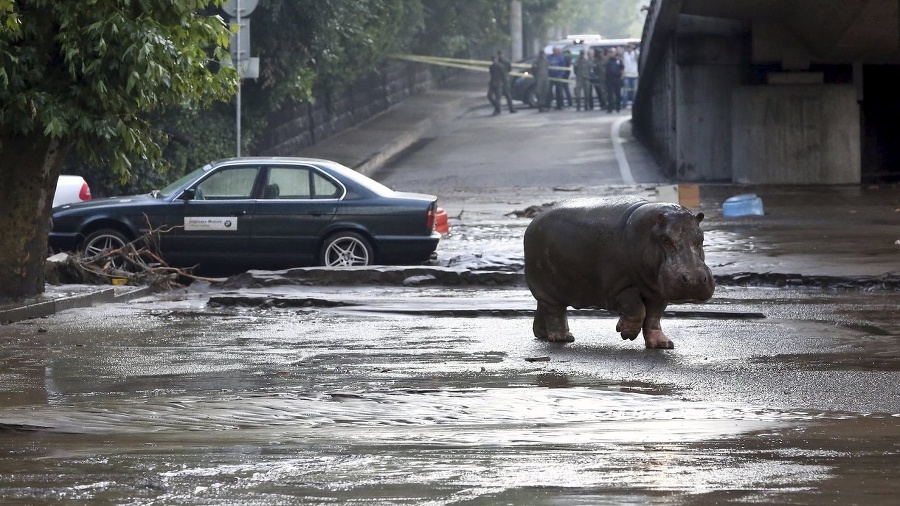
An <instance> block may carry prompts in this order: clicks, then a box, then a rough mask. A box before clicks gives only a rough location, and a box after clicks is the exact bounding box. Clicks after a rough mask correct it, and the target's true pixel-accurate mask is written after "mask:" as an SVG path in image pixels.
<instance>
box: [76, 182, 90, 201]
mask: <svg viewBox="0 0 900 506" xmlns="http://www.w3.org/2000/svg"><path fill="white" fill-rule="evenodd" d="M78 198H80V199H81V200H91V187H90V186H88V184H87V183H81V191H79V192H78Z"/></svg>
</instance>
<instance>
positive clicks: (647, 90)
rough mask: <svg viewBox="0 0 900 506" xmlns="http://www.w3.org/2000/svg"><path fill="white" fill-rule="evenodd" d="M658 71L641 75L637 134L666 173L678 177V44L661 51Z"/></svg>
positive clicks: (634, 116)
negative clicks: (676, 111)
mask: <svg viewBox="0 0 900 506" xmlns="http://www.w3.org/2000/svg"><path fill="white" fill-rule="evenodd" d="M663 51H664V52H665V53H667V54H666V55H665V56H661V57H659V58H658V59H657V63H658V64H657V65H656V66H655V68H654V72H647V73H644V74H643V75H642V76H641V80H640V85H639V86H638V94H639V96H638V99H637V100H636V101H635V105H634V108H633V109H632V121H633V122H634V133H635V135H636V136H637V137H638V138H639V139H640V141H641V143H643V144H644V145H645V146H646V147H647V148H648V150H649V151H650V152H651V153H652V154H653V157H654V159H655V160H656V163H657V164H658V165H659V166H660V168H661V169H662V171H663V173H664V174H665V175H666V176H667V177H669V178H672V179H674V178H675V177H676V172H677V170H676V164H675V160H677V146H678V143H677V140H678V137H677V135H676V126H675V124H676V122H675V98H674V97H675V90H676V85H675V75H676V70H675V56H674V54H675V53H674V51H675V47H674V46H667V47H666V48H664V49H663V50H662V51H661V52H663Z"/></svg>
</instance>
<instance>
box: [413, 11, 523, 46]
mask: <svg viewBox="0 0 900 506" xmlns="http://www.w3.org/2000/svg"><path fill="white" fill-rule="evenodd" d="M421 3H422V6H423V9H424V10H423V12H424V24H423V29H422V30H421V31H420V32H419V33H418V34H417V35H416V37H415V41H414V44H413V51H412V52H413V53H415V54H425V55H430V56H456V57H463V58H465V57H479V58H487V57H489V56H490V55H491V54H493V52H494V51H496V50H497V49H503V48H506V47H508V46H509V1H507V0H422V2H421Z"/></svg>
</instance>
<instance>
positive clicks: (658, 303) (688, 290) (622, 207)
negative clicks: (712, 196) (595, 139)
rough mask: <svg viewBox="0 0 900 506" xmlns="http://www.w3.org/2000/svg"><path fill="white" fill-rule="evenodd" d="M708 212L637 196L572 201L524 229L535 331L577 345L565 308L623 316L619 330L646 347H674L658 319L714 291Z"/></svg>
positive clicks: (561, 204)
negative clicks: (706, 250)
mask: <svg viewBox="0 0 900 506" xmlns="http://www.w3.org/2000/svg"><path fill="white" fill-rule="evenodd" d="M701 221H703V213H697V214H696V215H694V214H693V213H691V212H690V211H689V210H688V209H686V208H684V207H682V206H680V205H677V204H668V203H660V202H650V201H647V200H645V199H642V198H637V197H627V196H626V197H606V198H600V197H597V198H580V199H570V200H565V201H562V202H560V203H558V204H555V205H554V206H552V207H551V208H550V209H548V210H547V211H544V212H543V213H541V214H539V215H538V216H537V217H536V218H534V220H533V221H532V222H531V223H530V224H529V225H528V228H527V229H526V230H525V280H526V282H527V284H528V288H529V289H530V290H531V293H532V295H534V298H535V299H537V311H536V312H535V315H534V335H535V337H537V338H538V339H546V340H548V341H553V342H572V341H574V340H575V338H574V337H573V336H572V334H571V333H570V332H569V323H568V320H567V318H566V308H567V307H569V306H572V307H573V308H575V309H582V308H601V309H608V310H610V311H614V312H616V313H618V314H619V321H618V323H617V324H616V331H617V332H619V333H620V334H621V336H622V339H631V340H634V339H635V338H636V337H637V336H638V334H640V333H641V332H643V334H644V342H645V344H646V346H647V348H674V347H675V345H674V343H673V342H672V341H671V340H669V338H668V337H666V335H665V334H664V333H663V331H662V327H661V326H660V318H661V317H662V315H663V311H665V309H666V306H667V305H668V304H669V303H683V302H702V301H706V300H709V298H710V297H712V295H713V291H714V290H715V283H714V281H713V276H712V273H711V272H710V270H709V267H708V266H707V265H706V262H705V259H704V255H703V231H702V230H701V229H700V222H701Z"/></svg>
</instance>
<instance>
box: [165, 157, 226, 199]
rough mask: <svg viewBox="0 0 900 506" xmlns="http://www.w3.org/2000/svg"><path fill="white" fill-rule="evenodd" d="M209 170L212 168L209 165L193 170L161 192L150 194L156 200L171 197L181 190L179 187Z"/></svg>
mask: <svg viewBox="0 0 900 506" xmlns="http://www.w3.org/2000/svg"><path fill="white" fill-rule="evenodd" d="M211 168H212V165H209V164H207V165H204V166H203V167H200V168H199V169H197V170H194V171H193V172H189V173H188V174H185V175H184V176H181V177H180V178H178V180H177V181H175V182H174V183H172V184H170V185H169V186H166V187H165V188H163V189H162V190H154V191H152V192H151V193H150V194H151V195H153V196H154V197H156V198H158V199H164V198H166V197H168V196H170V195H172V194H173V193H175V192H176V191H178V190H179V189H181V187H182V186H184V185H186V184H187V183H188V182H189V181H193V180H194V179H196V178H197V177H199V176H200V174H203V173H204V172H206V171H208V170H209V169H211Z"/></svg>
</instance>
